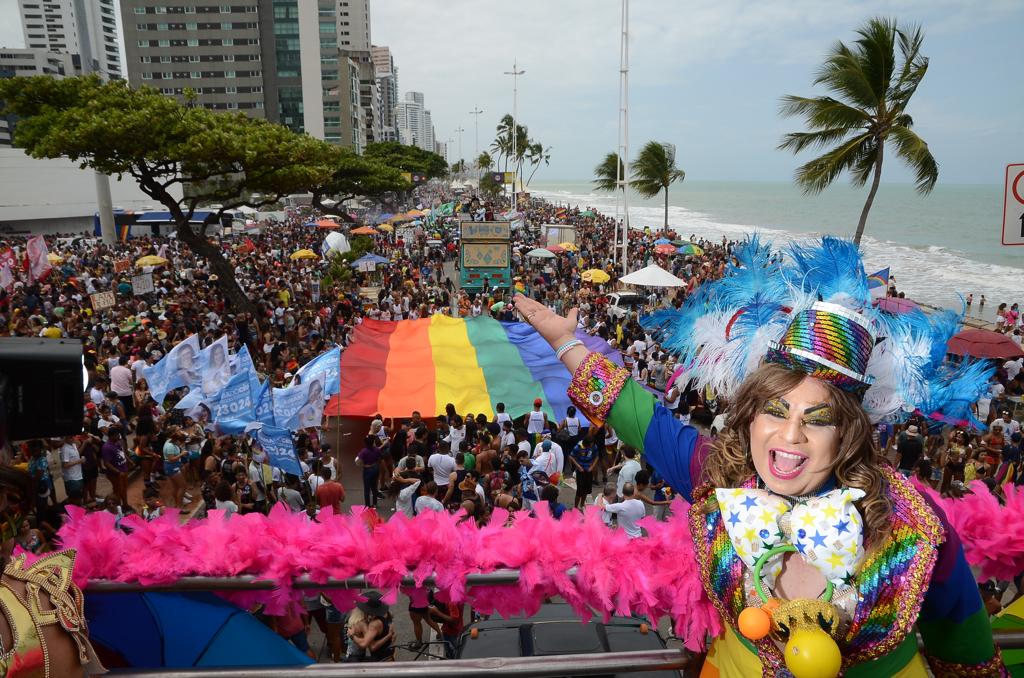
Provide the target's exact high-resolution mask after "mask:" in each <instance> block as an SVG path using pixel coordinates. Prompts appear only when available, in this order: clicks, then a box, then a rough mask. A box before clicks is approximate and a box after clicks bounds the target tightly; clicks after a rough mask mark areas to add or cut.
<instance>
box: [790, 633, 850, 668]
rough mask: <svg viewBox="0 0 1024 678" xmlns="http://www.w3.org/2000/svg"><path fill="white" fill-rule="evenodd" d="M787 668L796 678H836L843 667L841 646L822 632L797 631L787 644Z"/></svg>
mask: <svg viewBox="0 0 1024 678" xmlns="http://www.w3.org/2000/svg"><path fill="white" fill-rule="evenodd" d="M785 657H786V668H788V669H789V670H790V672H791V673H792V674H793V675H794V676H795V677H796V678H835V677H836V676H837V675H839V669H840V668H842V665H843V656H842V655H841V654H840V652H839V646H838V645H836V642H835V641H834V640H832V638H831V637H829V635H828V634H827V633H825V632H824V631H821V630H817V629H815V630H797V631H794V632H793V635H791V636H790V638H789V642H788V643H786V652H785Z"/></svg>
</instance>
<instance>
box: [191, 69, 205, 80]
mask: <svg viewBox="0 0 1024 678" xmlns="http://www.w3.org/2000/svg"><path fill="white" fill-rule="evenodd" d="M188 77H190V78H192V79H193V80H199V79H200V78H202V77H203V74H202V73H201V72H200V71H192V72H191V73H189V74H188Z"/></svg>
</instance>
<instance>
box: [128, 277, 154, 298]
mask: <svg viewBox="0 0 1024 678" xmlns="http://www.w3.org/2000/svg"><path fill="white" fill-rule="evenodd" d="M154 289H155V288H154V287H153V274H152V273H140V274H139V275H133V276H132V294H134V295H135V296H137V297H140V296H142V295H143V294H150V293H152V292H153V290H154Z"/></svg>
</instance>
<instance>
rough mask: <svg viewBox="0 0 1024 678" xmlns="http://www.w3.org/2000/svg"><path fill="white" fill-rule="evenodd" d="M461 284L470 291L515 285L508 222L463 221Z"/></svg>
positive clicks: (460, 239)
mask: <svg viewBox="0 0 1024 678" xmlns="http://www.w3.org/2000/svg"><path fill="white" fill-rule="evenodd" d="M459 267H460V274H459V283H460V284H461V286H462V289H464V290H466V291H467V292H483V291H484V290H493V289H509V288H511V287H512V242H511V229H510V223H509V222H507V221H463V222H462V223H461V224H460V237H459Z"/></svg>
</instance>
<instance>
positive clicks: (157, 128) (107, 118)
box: [0, 76, 333, 312]
mask: <svg viewBox="0 0 1024 678" xmlns="http://www.w3.org/2000/svg"><path fill="white" fill-rule="evenodd" d="M0 100H2V101H3V102H4V109H5V112H7V113H12V114H15V115H17V116H19V118H20V119H19V121H18V127H17V130H16V139H15V142H16V144H17V145H18V146H19V147H22V148H24V149H25V150H26V151H27V152H28V153H29V155H31V156H32V157H35V158H57V157H61V156H66V157H68V158H70V159H71V160H73V161H76V162H78V163H79V165H80V166H81V167H83V168H92V169H96V170H99V171H100V172H103V173H105V174H110V175H116V176H117V177H119V178H120V177H122V176H124V175H128V176H130V177H132V178H133V179H135V181H136V182H138V184H139V188H140V189H141V190H142V191H143V192H144V193H145V194H146V195H148V196H149V197H151V198H152V199H153V200H155V201H157V202H159V203H160V204H162V205H163V206H164V207H165V208H166V209H167V210H168V211H169V212H170V213H171V217H172V219H173V221H174V223H175V225H176V233H177V235H178V237H179V238H180V239H181V240H182V242H184V243H185V244H187V245H188V246H189V248H191V249H192V251H193V252H195V253H196V254H198V255H199V256H201V257H203V258H205V259H206V260H207V261H208V262H209V264H210V267H211V269H212V270H213V272H214V273H216V274H217V277H218V282H217V285H218V286H219V288H220V289H221V291H222V293H223V294H224V296H225V298H226V299H227V302H228V304H229V305H230V306H232V307H233V308H234V309H235V310H236V311H247V312H253V311H255V307H254V305H253V304H252V302H251V301H250V300H249V298H248V297H247V296H246V294H245V292H243V291H242V289H241V287H239V285H238V282H237V281H236V280H235V273H234V268H233V267H232V266H231V265H230V263H229V262H228V261H227V259H225V258H224V255H223V253H222V251H221V249H220V248H219V247H218V246H217V245H215V244H214V243H211V242H210V241H209V240H208V239H207V237H206V226H202V227H198V228H194V227H193V226H191V225H190V220H191V218H192V216H193V214H194V213H195V211H196V210H197V208H200V207H201V206H203V205H209V204H211V203H220V204H221V205H222V207H220V208H219V211H218V217H219V215H220V213H223V212H225V211H227V210H231V209H234V208H237V207H241V206H249V207H253V208H259V207H262V206H265V205H269V204H273V203H276V202H278V201H279V200H280V198H281V197H282V196H284V195H287V194H289V193H296V192H304V191H306V190H308V189H309V188H310V187H312V186H314V185H318V184H320V183H322V182H324V181H326V179H327V178H328V177H330V175H331V172H332V171H333V168H332V166H331V162H330V158H331V152H330V149H331V146H330V145H329V144H327V143H325V142H322V141H318V140H316V139H313V138H311V137H308V136H304V135H298V134H295V133H294V132H291V131H290V130H288V129H287V128H285V127H282V126H280V125H274V124H271V123H269V122H266V121H264V120H255V119H250V118H247V117H245V116H244V115H242V114H227V113H215V112H213V111H209V110H206V109H203V108H198V107H191V106H183V105H182V104H181V103H179V102H178V101H176V100H175V99H173V98H171V97H167V96H164V95H162V94H160V93H159V92H157V91H156V90H154V89H151V88H141V89H137V90H133V89H130V88H129V87H128V85H127V84H126V83H125V82H124V81H113V82H109V83H103V82H100V80H99V79H98V78H96V77H79V78H67V79H64V80H55V79H53V78H49V77H45V76H39V77H31V78H9V79H6V80H2V81H0ZM186 188H187V190H185V189H186ZM178 189H181V192H182V193H183V194H184V197H182V198H180V199H179V198H176V197H175V194H176V193H177V192H178ZM256 195H258V196H259V197H258V198H256V197H254V196H256Z"/></svg>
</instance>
